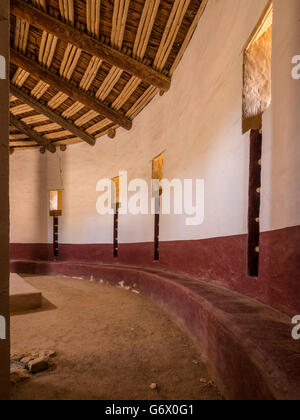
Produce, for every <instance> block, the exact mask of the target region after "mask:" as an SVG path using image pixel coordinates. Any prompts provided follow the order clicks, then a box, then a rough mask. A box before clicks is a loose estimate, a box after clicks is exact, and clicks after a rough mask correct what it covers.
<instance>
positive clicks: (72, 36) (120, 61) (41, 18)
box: [10, 0, 171, 91]
mask: <svg viewBox="0 0 300 420" xmlns="http://www.w3.org/2000/svg"><path fill="white" fill-rule="evenodd" d="M10 11H11V13H12V14H13V15H14V16H17V17H19V18H22V19H24V20H26V21H27V22H28V23H30V25H32V26H34V27H36V28H38V29H40V30H42V31H46V32H48V33H51V34H52V35H55V36H56V37H57V38H59V39H61V40H63V41H65V42H68V43H70V44H73V45H75V46H76V47H77V48H80V49H82V50H83V51H85V52H87V53H89V54H91V55H93V56H95V57H99V58H101V59H102V60H104V61H105V62H107V63H109V64H111V65H112V66H115V67H118V68H120V69H122V70H124V71H126V72H128V73H130V74H132V75H134V76H136V77H138V78H139V79H141V80H143V81H144V82H146V83H149V84H150V85H152V86H155V87H156V88H158V89H160V90H163V91H167V90H169V89H170V86H171V79H170V78H169V77H167V76H165V75H163V74H161V73H160V72H158V71H156V70H154V69H153V68H152V67H150V66H146V65H145V64H143V63H141V62H140V61H137V60H135V59H133V58H131V57H130V56H128V55H127V54H123V53H121V52H120V51H118V50H115V49H114V48H111V47H109V46H108V45H106V44H104V43H102V42H99V41H97V40H96V39H94V38H92V37H90V36H89V35H87V34H85V33H84V32H81V31H79V30H78V29H76V28H74V27H71V26H69V25H67V24H65V23H63V22H62V21H60V20H58V19H55V18H53V17H51V16H49V15H48V14H47V13H45V12H43V11H42V10H39V9H37V8H35V7H33V6H31V5H30V4H28V3H26V2H25V1H23V0H11V6H10Z"/></svg>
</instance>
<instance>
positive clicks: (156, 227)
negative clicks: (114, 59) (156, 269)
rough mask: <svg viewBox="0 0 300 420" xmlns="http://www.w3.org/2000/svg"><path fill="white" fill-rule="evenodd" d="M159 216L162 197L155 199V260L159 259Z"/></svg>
mask: <svg viewBox="0 0 300 420" xmlns="http://www.w3.org/2000/svg"><path fill="white" fill-rule="evenodd" d="M159 216H160V197H157V198H156V199H155V219H154V261H159Z"/></svg>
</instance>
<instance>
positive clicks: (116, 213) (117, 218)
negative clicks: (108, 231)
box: [114, 203, 120, 258]
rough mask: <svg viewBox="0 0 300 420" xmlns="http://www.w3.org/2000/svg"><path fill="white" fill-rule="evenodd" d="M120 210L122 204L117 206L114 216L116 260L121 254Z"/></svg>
mask: <svg viewBox="0 0 300 420" xmlns="http://www.w3.org/2000/svg"><path fill="white" fill-rule="evenodd" d="M119 208H120V204H118V203H117V204H116V209H115V214H114V258H118V252H119Z"/></svg>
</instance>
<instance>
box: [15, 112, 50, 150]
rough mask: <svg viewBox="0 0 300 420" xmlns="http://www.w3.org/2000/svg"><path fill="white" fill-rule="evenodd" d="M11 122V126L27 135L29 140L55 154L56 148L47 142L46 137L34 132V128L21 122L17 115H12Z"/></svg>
mask: <svg viewBox="0 0 300 420" xmlns="http://www.w3.org/2000/svg"><path fill="white" fill-rule="evenodd" d="M10 122H11V124H12V125H13V126H14V127H16V128H17V129H18V130H19V131H21V132H22V133H24V134H26V135H27V136H28V137H29V138H31V139H32V140H34V141H35V142H37V144H39V145H40V146H42V147H45V148H46V149H47V150H49V152H51V153H55V152H56V147H55V146H54V145H53V144H52V143H50V142H49V141H48V140H46V139H45V138H44V137H42V136H40V135H39V134H38V133H37V132H36V131H34V130H33V129H32V128H30V127H29V126H28V125H26V124H25V123H23V122H22V121H21V120H19V119H18V118H17V117H16V116H15V115H13V114H12V113H10Z"/></svg>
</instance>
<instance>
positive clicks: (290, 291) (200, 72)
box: [12, 0, 300, 313]
mask: <svg viewBox="0 0 300 420" xmlns="http://www.w3.org/2000/svg"><path fill="white" fill-rule="evenodd" d="M268 3H269V2H268V0H243V1H240V0H226V1H217V0H210V1H209V3H208V6H207V8H206V11H205V13H204V15H203V17H202V19H201V21H200V24H199V26H198V28H197V30H196V32H195V34H194V37H193V39H192V41H191V43H190V46H189V48H188V50H187V52H186V54H185V55H184V57H183V60H182V62H181V64H180V66H179V68H178V70H177V72H176V73H175V75H174V77H173V81H172V87H171V90H170V91H169V92H168V93H167V94H165V95H164V96H163V97H160V96H157V97H156V98H155V99H154V100H153V102H152V103H151V104H150V105H149V106H148V107H147V108H146V109H145V110H144V111H143V112H142V113H141V114H140V115H139V117H137V118H136V119H135V120H134V125H133V129H132V130H131V131H130V132H126V131H124V130H122V129H119V130H118V133H117V137H116V138H115V139H114V140H110V139H108V138H107V137H104V138H101V139H100V140H99V141H98V142H97V145H96V146H95V147H94V148H91V147H90V146H88V145H85V144H79V145H74V146H72V147H70V148H68V150H67V152H65V153H64V154H62V153H61V152H59V155H61V156H62V160H61V163H60V164H59V166H58V163H57V162H59V158H58V156H53V155H51V154H47V155H46V156H45V159H46V160H47V162H46V163H45V165H44V166H42V167H46V168H47V177H46V178H47V179H45V182H44V184H43V185H44V191H45V190H47V189H48V188H50V185H51V188H55V184H56V185H57V186H58V188H60V185H61V183H62V179H61V176H60V169H59V168H62V171H63V187H64V198H63V217H61V218H60V236H59V239H60V243H61V244H63V245H62V246H61V248H60V250H61V251H60V252H61V254H60V255H61V256H60V258H61V259H72V260H76V259H77V260H93V261H98V262H111V263H112V262H113V258H112V238H113V217H112V216H100V215H99V214H97V212H96V201H97V198H98V197H99V192H97V191H96V184H97V181H98V180H99V179H101V178H112V177H114V176H116V175H118V172H119V170H127V171H128V178H129V180H131V179H133V178H143V179H146V180H150V178H151V160H152V159H153V158H154V157H155V156H157V155H158V154H159V153H161V152H164V153H165V167H164V175H165V177H166V178H168V179H173V178H180V179H184V178H191V179H194V180H195V179H196V178H200V179H204V181H205V218H204V222H203V223H202V224H201V225H200V226H186V225H185V216H172V215H171V216H162V217H161V224H160V230H161V232H160V240H161V245H160V252H161V259H160V263H159V266H160V267H162V268H167V269H173V270H177V271H184V272H187V273H190V274H193V275H196V276H199V277H202V278H204V279H206V280H208V281H214V282H216V283H218V284H222V285H225V286H226V287H230V288H233V289H235V290H237V291H240V292H242V293H245V294H248V295H249V296H253V297H255V298H258V299H260V300H262V301H264V302H266V303H269V304H271V305H273V306H275V307H277V308H279V309H282V310H285V311H287V312H291V313H292V312H293V311H294V310H296V309H298V308H299V301H300V296H299V287H297V286H298V285H297V284H296V280H295V277H294V276H292V277H291V276H290V272H291V271H292V270H298V269H299V267H298V268H297V263H296V259H297V258H296V257H297V255H296V249H297V247H296V241H297V240H298V239H297V238H299V230H298V228H296V227H295V226H297V225H299V211H297V209H299V191H298V189H297V184H298V185H299V181H298V180H299V178H298V177H299V172H298V171H297V163H296V162H297V161H298V162H299V159H298V156H299V143H297V142H298V132H299V122H298V121H297V115H296V114H297V109H298V113H299V95H297V88H298V91H299V87H298V86H299V82H297V81H294V80H292V78H291V69H292V67H291V59H292V56H293V55H296V54H297V50H296V44H297V42H296V39H297V24H296V16H299V14H297V12H298V11H299V2H298V1H297V0H289V2H288V3H289V5H288V7H287V3H286V1H283V0H274V25H273V38H274V41H273V58H272V104H271V107H270V108H269V109H268V110H267V112H266V113H265V115H264V121H263V143H264V145H263V168H262V170H263V177H262V209H261V228H262V231H263V232H264V233H263V235H262V244H261V255H262V257H261V273H260V277H259V278H258V279H254V278H251V279H250V278H249V277H248V276H247V268H246V267H247V213H248V182H249V141H250V135H249V133H246V134H245V135H242V88H243V51H244V48H245V46H246V45H247V42H248V41H249V37H250V36H251V34H252V33H253V30H254V28H255V27H256V25H257V23H258V22H259V20H260V18H261V17H262V14H263V11H264V10H265V9H266V6H267V5H268ZM282 34H285V36H284V37H282ZM283 97H284V100H282V98H283ZM287 110H288V111H287ZM297 130H298V131H297ZM25 155H26V156H28V157H26V159H28V162H29V161H30V160H33V161H34V162H35V159H36V158H35V157H34V155H33V153H29V152H28V154H27V153H26V154H25V153H24V152H22V153H20V156H17V157H13V159H12V171H15V170H17V171H19V173H20V172H22V167H23V165H24V162H23V158H22V157H23V156H25ZM29 155H30V156H29ZM281 156H282V158H281ZM18 177H19V176H18ZM18 177H16V186H17V185H18ZM297 181H298V182H297ZM22 182H23V181H22ZM28 185H29V183H28ZM41 185H42V184H41ZM20 194H21V193H20ZM282 194H283V195H282ZM28 197H30V195H27V198H26V199H27V200H28ZM281 197H282V198H283V200H281ZM20 199H21V197H19V198H18V199H16V203H17V201H18V202H19V201H20ZM39 200H40V198H39V197H36V196H35V197H34V198H33V197H32V202H33V203H35V204H34V208H36V206H37V207H38V208H39V209H42V211H45V214H46V215H47V208H46V207H44V204H42V205H40V206H39V205H38V203H39ZM42 200H44V195H43V194H42ZM43 203H44V201H43ZM16 205H17V204H16ZM29 208H30V205H28V206H27V207H26V212H24V213H23V215H24V217H23V220H24V222H23V223H24V224H25V220H27V219H28V220H30V215H29V213H30V211H29ZM12 221H13V223H12V224H13V227H12V242H14V243H18V242H23V241H24V242H27V243H33V242H34V243H36V242H37V241H40V242H42V243H47V242H48V241H49V242H51V240H52V220H51V219H50V218H48V238H46V237H45V236H44V230H45V226H44V225H43V223H42V224H41V225H40V226H41V228H42V232H43V233H42V234H41V235H40V236H39V235H35V236H33V235H32V234H31V232H29V231H28V233H27V234H26V235H24V234H23V233H22V232H21V231H20V226H18V225H17V224H15V223H14V217H12ZM17 226H18V227H17ZM287 227H288V228H290V229H292V233H290V231H286V230H285V229H286V228H287ZM294 227H295V228H294ZM33 229H34V228H33ZM153 229H154V218H153V216H150V215H149V216H141V215H138V216H132V215H126V216H125V215H124V216H120V221H119V241H120V246H119V259H118V261H117V262H119V263H125V264H141V265H147V266H148V265H151V264H153ZM271 234H272V235H275V236H276V242H275V237H273V236H272V235H271ZM270 235H271V236H270ZM278 238H281V239H280V243H281V244H282V246H280V247H278ZM291 238H292V239H291ZM275 244H276V245H277V246H275ZM282 248H283V249H285V248H289V249H290V250H292V251H290V254H289V255H283V254H282V251H281V249H282ZM14 249H15V248H14ZM39 249H41V247H39ZM270 249H272V250H273V251H272V254H269V250H270ZM48 251H49V249H48V247H47V246H46V247H45V254H44V256H45V255H46V254H47V252H48ZM25 254H26V253H25ZM25 254H23V255H25ZM20 255H21V254H18V253H15V254H14V256H15V257H19V256H20ZM49 255H50V256H51V251H49ZM274 261H276V267H277V272H278V273H279V274H277V273H274V269H273V268H271V267H274ZM278 261H279V265H278ZM284 267H286V268H285V269H284ZM287 267H288V269H287ZM298 272H300V269H299V271H298ZM287 276H289V278H287ZM299 309H300V308H299Z"/></svg>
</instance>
